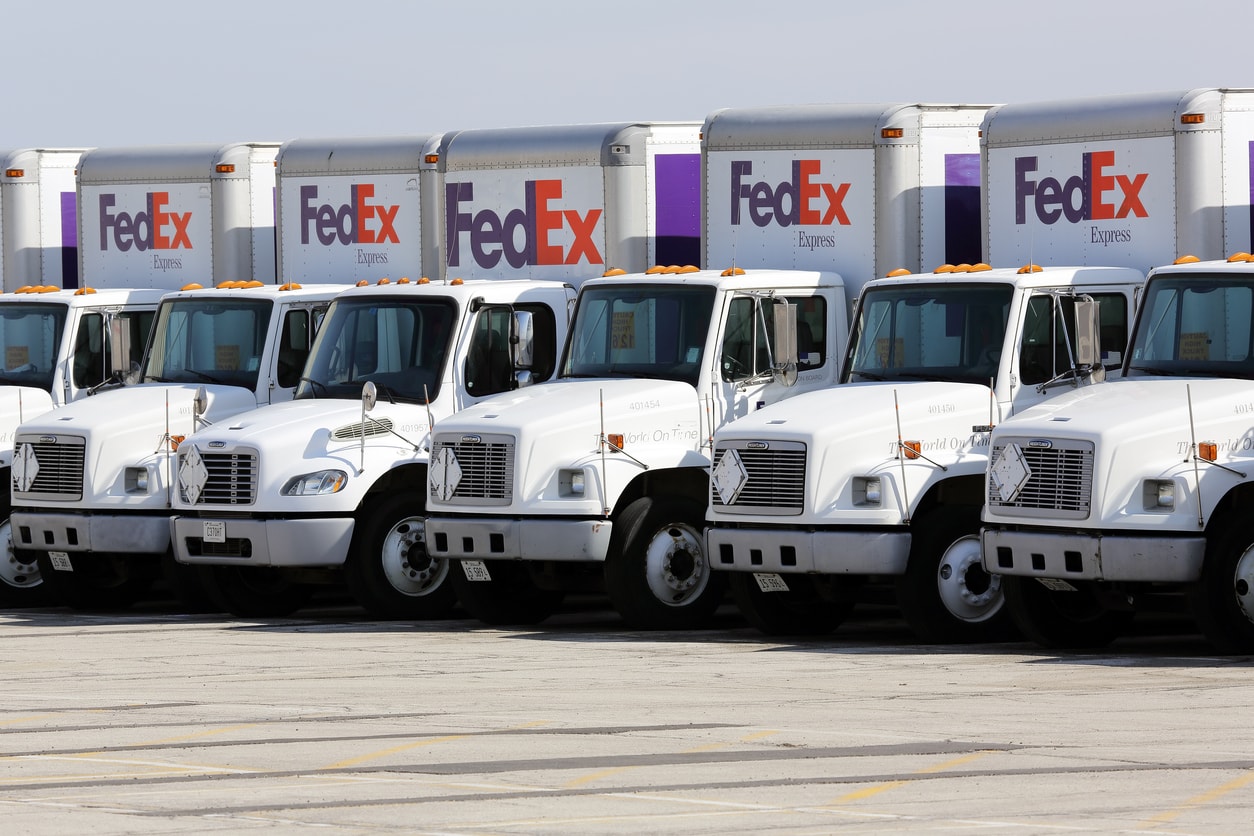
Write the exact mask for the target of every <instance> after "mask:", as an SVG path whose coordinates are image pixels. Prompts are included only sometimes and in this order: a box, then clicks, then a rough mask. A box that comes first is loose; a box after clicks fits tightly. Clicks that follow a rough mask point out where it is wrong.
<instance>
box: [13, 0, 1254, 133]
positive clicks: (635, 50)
mask: <svg viewBox="0 0 1254 836" xmlns="http://www.w3.org/2000/svg"><path fill="white" fill-rule="evenodd" d="M4 17H5V21H4V45H3V47H0V67H2V68H3V76H2V78H3V80H4V84H5V96H4V100H5V102H6V107H5V108H4V109H3V112H2V115H0V148H3V149H15V148H26V147H40V146H42V147H58V146H60V147H93V146H121V145H149V144H174V143H184V142H217V141H221V142H223V143H227V142H236V141H266V140H272V141H283V140H287V139H292V138H297V137H331V136H348V135H354V136H382V135H404V134H429V133H439V132H445V131H453V130H460V129H464V128H480V127H511V126H518V125H539V124H570V123H578V122H611V121H633V120H644V121H652V120H697V121H699V120H701V119H704V118H705V116H706V115H707V114H708V113H710V112H712V111H714V110H717V109H719V108H723V107H737V106H753V105H772V104H793V103H808V102H885V103H887V102H935V103H965V104H996V103H1000V102H1011V101H1039V100H1045V99H1060V98H1074V97H1081V96H1094V95H1107V94H1118V93H1128V92H1148V91H1157V90H1185V89H1189V88H1193V87H1254V61H1252V60H1251V58H1250V51H1249V48H1248V43H1247V42H1248V36H1249V32H1250V31H1251V23H1254V4H1251V3H1250V2H1249V0H1192V2H1188V3H1171V4H1168V3H1164V2H1162V0H1048V2H1038V3H1022V2H1013V0H969V2H948V3H946V2H941V0H883V1H882V2H881V1H880V0H870V2H863V3H857V4H855V3H850V2H845V0H796V2H788V0H765V2H764V1H763V0H752V2H751V1H750V0H722V1H721V2H709V3H707V2H684V0H617V1H616V2H604V1H603V0H530V2H500V3H498V2H474V0H462V2H458V0H444V2H440V3H434V2H418V1H417V0H415V2H405V1H404V0H339V1H338V2H331V0H214V2H170V1H169V0H61V2H39V3H27V4H21V5H20V6H17V7H13V8H9V9H8V10H7V11H6V13H5V16H4Z"/></svg>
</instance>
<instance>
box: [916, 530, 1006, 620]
mask: <svg viewBox="0 0 1254 836" xmlns="http://www.w3.org/2000/svg"><path fill="white" fill-rule="evenodd" d="M910 528H911V532H910V534H911V537H910V557H909V562H908V563H907V564H906V573H905V574H904V575H902V576H901V577H899V578H898V579H897V603H898V605H899V606H900V607H901V614H902V617H904V618H905V620H906V623H907V624H908V625H910V629H911V630H912V631H914V634H915V636H916V637H917V638H918V639H919V640H920V641H923V642H928V643H935V644H960V643H966V642H979V641H1001V640H1004V639H1006V638H1009V637H1011V636H1013V630H1012V627H1011V620H1010V616H1009V614H1008V613H1007V612H1006V607H1005V598H1004V597H1003V596H1002V593H1001V576H1000V575H990V574H989V573H988V572H985V571H984V564H983V561H982V558H981V553H980V509H979V508H978V507H971V506H962V507H937V508H934V509H932V510H931V511H928V512H927V513H925V514H922V515H920V516H919V517H918V518H916V519H915V520H914V522H913V523H912V524H911V526H910Z"/></svg>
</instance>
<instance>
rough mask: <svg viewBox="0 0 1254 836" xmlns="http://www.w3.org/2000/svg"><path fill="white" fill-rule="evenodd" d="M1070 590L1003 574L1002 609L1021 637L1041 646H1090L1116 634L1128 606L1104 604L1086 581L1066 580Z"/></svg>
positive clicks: (1129, 616)
mask: <svg viewBox="0 0 1254 836" xmlns="http://www.w3.org/2000/svg"><path fill="white" fill-rule="evenodd" d="M1067 585H1068V586H1070V587H1071V590H1055V589H1050V588H1049V587H1047V586H1046V585H1045V584H1043V583H1041V582H1040V581H1039V580H1037V579H1036V578H1030V577H1022V576H1017V575H1014V576H1003V577H1002V594H1003V595H1005V597H1006V611H1007V612H1009V613H1010V617H1011V618H1012V619H1014V622H1015V624H1016V625H1017V626H1018V628H1019V631H1020V632H1022V633H1023V636H1024V638H1026V639H1028V640H1029V641H1034V642H1036V643H1037V644H1039V645H1041V646H1042V647H1048V648H1057V649H1063V650H1092V649H1095V648H1099V647H1105V646H1106V645H1108V644H1110V643H1111V642H1112V641H1114V640H1115V639H1117V638H1119V636H1121V635H1122V634H1123V632H1124V631H1125V630H1126V629H1127V627H1128V624H1129V622H1131V621H1132V617H1133V613H1132V611H1131V610H1115V609H1111V608H1110V607H1108V606H1106V604H1105V603H1103V601H1102V597H1101V596H1100V595H1098V594H1097V592H1096V590H1095V588H1094V584H1093V583H1092V582H1091V581H1089V582H1085V581H1067Z"/></svg>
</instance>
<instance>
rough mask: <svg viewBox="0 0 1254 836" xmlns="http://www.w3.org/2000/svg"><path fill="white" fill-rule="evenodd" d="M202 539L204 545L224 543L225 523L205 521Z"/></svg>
mask: <svg viewBox="0 0 1254 836" xmlns="http://www.w3.org/2000/svg"><path fill="white" fill-rule="evenodd" d="M204 539H205V542H206V543H225V542H226V523H224V522H223V521H222V520H205V533H204Z"/></svg>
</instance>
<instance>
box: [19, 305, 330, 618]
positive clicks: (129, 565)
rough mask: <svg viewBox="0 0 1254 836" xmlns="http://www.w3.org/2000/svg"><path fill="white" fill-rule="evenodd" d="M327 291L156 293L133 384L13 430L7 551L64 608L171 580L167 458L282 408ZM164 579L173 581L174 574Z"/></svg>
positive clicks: (111, 599)
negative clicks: (211, 433)
mask: <svg viewBox="0 0 1254 836" xmlns="http://www.w3.org/2000/svg"><path fill="white" fill-rule="evenodd" d="M343 289H344V287H342V286H339V285H316V286H314V285H311V286H307V287H303V288H302V287H300V286H299V285H290V284H289V285H282V286H276V285H265V284H262V283H260V282H226V283H224V284H222V285H219V286H218V287H215V288H201V287H198V286H196V287H189V288H185V289H183V290H181V291H177V292H172V293H168V294H167V295H165V296H164V297H163V298H162V300H161V304H160V306H159V308H158V309H157V312H156V318H155V321H154V324H153V326H152V334H151V337H150V339H149V341H148V344H147V349H146V351H145V352H144V360H143V365H142V367H141V368H140V370H139V373H138V375H139V377H138V381H139V382H138V383H137V384H136V385H134V386H127V387H124V388H121V389H118V390H115V391H109V392H101V393H100V394H98V395H97V396H95V397H94V398H91V399H90V400H87V401H79V402H76V403H73V404H70V405H68V406H65V407H62V408H60V409H58V410H56V411H54V412H49V413H47V414H45V415H41V416H37V417H34V418H28V419H26V420H25V421H24V422H23V423H22V425H21V426H20V427H18V429H17V433H16V438H15V446H14V454H13V482H12V501H13V513H12V516H11V518H10V520H11V525H12V534H13V549H14V552H15V554H16V555H17V556H18V557H17V559H18V560H20V561H22V562H23V564H24V565H31V564H33V563H36V562H37V564H38V569H39V574H40V577H41V578H42V581H43V582H44V583H47V584H48V585H49V588H50V591H51V592H53V593H54V594H55V595H56V597H58V598H59V599H60V600H62V601H63V602H64V603H66V604H69V605H70V606H74V607H84V608H95V607H110V606H120V605H125V604H128V603H130V602H132V601H133V600H135V598H136V597H137V596H138V595H139V594H141V593H142V592H143V591H144V590H145V589H146V587H147V586H148V584H149V583H150V582H151V581H152V580H153V579H155V578H156V577H158V576H159V575H160V574H161V573H162V567H163V566H164V567H165V569H166V570H167V571H168V572H170V573H171V574H172V573H173V570H174V568H175V567H174V565H173V560H172V557H171V556H170V532H169V516H170V508H171V505H172V492H173V489H174V482H173V477H174V470H173V467H174V459H173V453H174V451H175V450H176V449H177V447H178V445H179V443H180V442H181V441H182V439H183V438H185V437H186V436H188V435H190V434H191V433H192V432H193V431H195V430H196V429H197V428H199V427H201V426H205V425H207V424H211V423H215V422H218V421H221V420H224V419H225V418H227V417H229V416H231V415H234V414H236V413H239V412H242V411H244V410H247V409H254V408H256V407H257V406H259V405H260V404H264V403H275V402H278V401H282V400H289V399H290V398H291V397H292V394H293V393H294V392H295V390H296V387H297V385H298V384H299V383H300V375H301V370H302V369H303V367H304V358H305V357H306V356H307V355H308V353H309V348H310V345H311V343H312V340H313V335H314V332H315V330H316V328H317V325H318V324H319V322H320V321H321V318H322V315H323V314H324V312H325V311H326V308H327V306H328V305H329V304H330V302H331V299H332V298H334V296H335V295H336V294H337V293H339V292H340V291H341V290H343ZM174 580H175V581H176V582H177V578H174Z"/></svg>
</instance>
